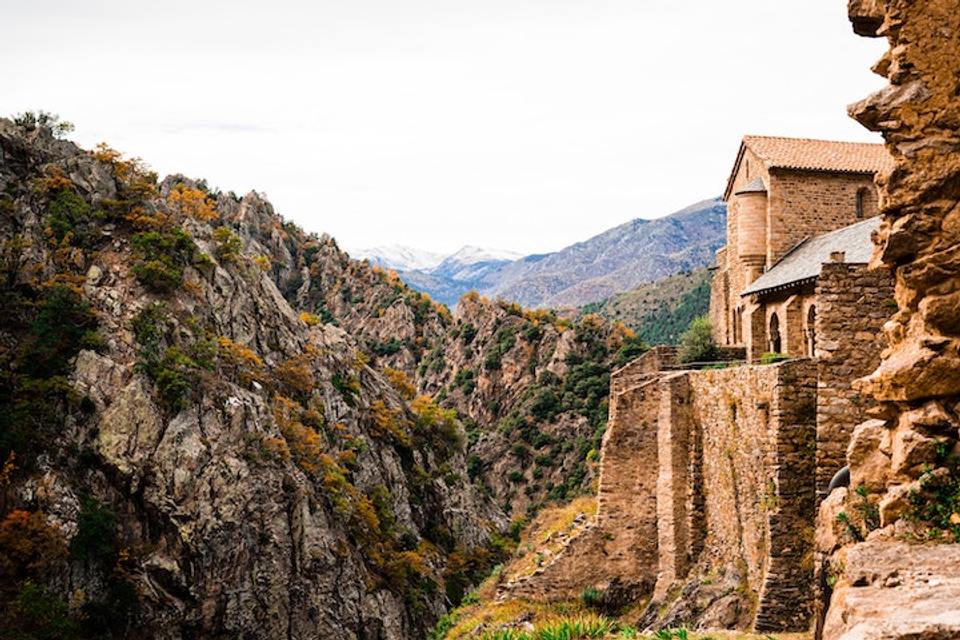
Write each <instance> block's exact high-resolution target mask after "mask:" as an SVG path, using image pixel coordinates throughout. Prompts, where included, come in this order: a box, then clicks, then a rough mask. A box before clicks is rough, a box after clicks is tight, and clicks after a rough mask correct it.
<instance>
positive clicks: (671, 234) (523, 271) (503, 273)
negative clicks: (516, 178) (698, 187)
mask: <svg viewBox="0 0 960 640" xmlns="http://www.w3.org/2000/svg"><path fill="white" fill-rule="evenodd" d="M725 231H726V205H725V204H724V203H723V201H722V200H721V199H720V198H711V199H708V200H702V201H700V202H696V203H694V204H691V205H690V206H688V207H685V208H684V209H681V210H680V211H677V212H675V213H671V214H670V215H667V216H663V217H661V218H655V219H652V220H649V219H645V218H636V219H634V220H630V221H629V222H626V223H624V224H621V225H619V226H616V227H613V228H612V229H608V230H607V231H604V232H603V233H600V234H598V235H596V236H593V237H592V238H589V239H587V240H584V241H583V242H578V243H576V244H573V245H570V246H569V247H566V248H564V249H561V250H559V251H555V252H552V253H546V254H533V255H528V256H522V257H521V256H520V255H518V254H514V253H511V252H508V251H497V250H490V249H482V248H479V247H470V246H467V247H463V248H462V249H460V250H459V251H457V252H456V253H454V254H451V255H449V256H445V257H444V256H440V255H437V254H434V253H430V252H425V251H420V250H417V249H412V248H409V247H401V246H388V247H378V248H374V249H368V250H361V251H354V252H352V253H353V257H355V258H357V259H361V260H362V259H366V260H369V261H370V263H371V264H377V265H380V266H382V267H387V268H391V269H394V270H396V271H397V272H398V274H399V275H400V277H401V278H402V279H403V280H404V281H405V282H406V283H407V284H408V285H410V286H411V287H413V288H415V289H418V290H420V291H423V292H425V293H427V294H429V295H430V297H432V298H433V299H435V300H437V301H439V302H443V303H444V304H447V305H451V306H452V305H455V304H456V303H457V301H458V300H459V299H460V297H461V296H462V295H463V294H464V293H466V292H467V291H471V290H475V291H477V292H479V293H480V294H482V295H485V296H488V297H495V298H504V299H506V300H510V301H514V302H518V303H520V304H522V305H526V306H534V307H577V306H582V305H584V304H588V303H592V302H597V301H600V300H604V299H606V298H609V297H610V296H612V295H615V294H617V293H620V292H623V291H627V290H629V289H632V288H634V287H637V286H639V285H642V284H644V283H648V282H653V281H655V280H658V279H660V278H664V277H667V276H670V275H673V274H675V273H679V272H682V271H690V270H694V269H699V268H702V267H705V266H707V265H708V264H709V263H710V262H711V261H712V260H713V255H714V252H715V251H716V250H717V249H718V248H719V247H720V246H721V245H722V244H723V242H724V236H725Z"/></svg>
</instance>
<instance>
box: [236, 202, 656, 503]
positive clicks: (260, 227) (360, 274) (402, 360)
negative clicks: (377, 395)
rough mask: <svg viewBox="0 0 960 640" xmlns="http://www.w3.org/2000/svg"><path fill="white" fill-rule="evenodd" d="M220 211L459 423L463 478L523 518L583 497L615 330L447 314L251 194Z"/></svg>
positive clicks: (588, 320) (508, 315) (550, 320)
mask: <svg viewBox="0 0 960 640" xmlns="http://www.w3.org/2000/svg"><path fill="white" fill-rule="evenodd" d="M218 207H220V208H221V209H224V210H225V211H226V212H227V213H225V217H226V219H228V220H230V221H232V222H233V224H234V225H235V226H236V227H237V232H238V233H239V234H241V235H244V234H246V236H244V237H248V238H249V239H251V240H255V241H256V242H257V243H258V244H259V246H262V247H263V248H264V249H266V250H267V253H266V255H267V256H268V257H269V261H268V273H269V274H270V276H271V277H272V279H273V280H274V281H275V283H276V284H277V286H278V288H279V290H280V291H281V292H283V294H284V296H285V297H286V299H287V300H288V301H289V302H290V303H291V305H293V306H294V307H296V308H299V309H303V310H306V311H308V312H310V313H312V314H314V315H315V317H316V320H317V321H319V322H324V323H330V324H334V325H336V326H339V327H341V328H343V329H344V330H346V331H347V332H348V333H349V334H350V335H351V336H353V337H354V338H355V339H356V340H357V341H358V343H359V346H360V348H361V349H363V350H364V351H365V352H366V353H367V355H368V356H369V357H370V364H371V366H373V367H374V368H376V369H378V370H381V371H385V372H389V371H390V370H394V374H395V373H396V371H399V372H402V373H403V374H405V375H406V377H407V378H408V380H409V382H410V383H412V384H413V385H414V386H415V387H416V389H417V390H418V391H420V392H423V393H427V394H430V395H432V396H434V397H436V398H437V400H438V402H440V403H441V404H442V405H443V406H444V407H447V408H452V409H456V410H457V412H458V413H459V415H460V416H462V417H463V418H464V419H465V422H466V424H467V427H468V436H469V437H468V443H467V444H468V450H469V451H468V456H469V465H468V467H469V471H470V477H471V478H472V479H476V480H477V481H478V482H480V483H481V484H482V485H483V486H484V487H485V491H486V492H487V493H488V494H489V495H490V496H491V497H492V498H493V500H494V502H495V503H496V504H497V505H500V506H501V507H502V508H503V509H504V510H505V511H507V512H508V513H510V514H512V515H514V516H516V517H523V516H524V515H527V514H532V512H534V511H536V509H538V508H539V507H540V506H541V505H543V504H544V503H545V502H547V501H550V500H553V501H557V500H561V501H562V500H564V499H566V498H567V497H568V496H572V495H575V494H578V493H582V492H584V491H588V490H592V486H593V481H594V479H595V478H596V468H597V458H598V456H597V453H598V451H599V448H600V438H601V437H602V435H603V430H604V425H605V423H606V418H607V396H608V388H609V371H610V370H611V368H613V367H614V366H615V364H617V363H619V364H622V363H623V362H625V361H626V359H628V358H629V357H630V356H631V355H633V354H636V353H639V352H640V343H639V341H638V340H636V339H635V337H634V336H633V332H632V331H630V330H628V329H626V328H625V327H624V326H623V324H622V323H620V322H616V321H608V320H605V319H603V318H601V317H599V316H597V315H593V314H585V315H581V316H579V317H563V316H561V315H558V313H556V312H554V311H549V310H542V309H541V310H535V311H534V310H529V309H524V308H523V307H521V306H520V305H518V304H515V303H508V302H505V301H503V300H490V299H487V298H484V297H482V296H479V295H477V294H475V293H474V294H468V295H466V296H465V297H464V298H463V299H462V300H461V301H460V304H459V305H458V307H457V309H456V312H455V313H454V314H451V313H450V312H449V310H448V309H447V308H446V307H444V306H442V305H439V304H436V303H435V302H433V301H432V300H431V299H430V298H428V297H427V296H425V295H424V294H421V293H419V292H417V291H414V290H413V289H411V288H409V287H407V286H406V285H405V284H404V283H403V282H402V281H401V279H400V277H399V276H398V275H397V274H396V273H395V272H393V271H389V270H384V269H381V268H379V267H375V266H371V265H370V264H369V263H367V262H365V261H364V262H357V261H353V260H350V259H349V257H348V256H347V254H345V253H344V252H342V251H341V250H340V249H339V247H338V246H337V244H336V242H335V241H334V240H333V239H332V238H329V237H327V236H316V235H312V234H307V233H305V232H303V231H302V230H300V229H298V228H297V227H296V226H295V225H292V224H289V223H284V222H282V220H281V219H280V218H278V217H277V216H276V214H275V213H274V212H273V210H272V208H271V207H270V205H269V203H266V202H265V201H263V200H262V199H261V198H260V197H259V196H257V195H256V194H249V195H247V196H245V197H244V198H243V199H241V200H240V201H239V202H234V201H233V200H232V199H230V198H227V197H226V196H222V197H221V198H220V200H218Z"/></svg>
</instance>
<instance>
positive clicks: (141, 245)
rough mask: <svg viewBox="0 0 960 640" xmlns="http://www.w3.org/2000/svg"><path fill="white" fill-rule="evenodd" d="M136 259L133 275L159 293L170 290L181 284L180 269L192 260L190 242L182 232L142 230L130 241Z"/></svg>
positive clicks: (176, 230)
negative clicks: (135, 251)
mask: <svg viewBox="0 0 960 640" xmlns="http://www.w3.org/2000/svg"><path fill="white" fill-rule="evenodd" d="M130 242H131V244H132V245H133V246H134V248H135V249H136V250H137V252H138V254H139V256H138V259H137V260H136V262H135V263H134V265H133V274H134V275H135V276H136V277H137V279H138V280H140V282H142V283H143V284H145V285H146V286H148V287H149V288H151V289H153V290H154V291H158V292H166V291H172V290H173V289H176V288H177V287H179V286H180V283H181V282H183V269H184V267H185V266H186V265H188V264H189V263H190V261H191V260H192V258H193V254H194V250H195V248H196V247H195V245H194V244H193V239H192V238H191V237H190V235H189V234H188V233H186V232H185V231H183V230H182V229H174V230H172V231H160V230H155V231H144V232H142V233H137V234H134V236H133V237H132V238H131V239H130Z"/></svg>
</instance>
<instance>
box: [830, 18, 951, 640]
mask: <svg viewBox="0 0 960 640" xmlns="http://www.w3.org/2000/svg"><path fill="white" fill-rule="evenodd" d="M849 11H850V17H851V20H852V22H853V25H854V29H855V31H857V32H858V33H859V34H861V35H867V36H883V37H886V38H887V40H888V41H889V43H890V50H889V52H888V53H887V54H885V55H884V56H883V58H882V59H881V60H880V61H879V62H878V63H877V65H876V66H875V67H874V70H875V71H876V72H878V73H879V74H881V75H883V76H886V77H887V79H888V80H889V82H890V84H889V86H887V87H886V88H884V89H882V90H881V91H879V92H878V93H876V94H874V95H872V96H870V97H869V98H867V99H865V100H863V101H862V102H859V103H857V104H854V105H852V106H851V107H850V113H851V115H852V116H853V117H854V118H856V119H857V120H859V121H860V122H861V123H863V124H864V125H865V126H866V127H867V128H869V129H871V130H874V131H879V132H881V133H882V134H883V136H884V139H885V141H886V143H887V148H888V150H889V151H890V153H891V155H892V156H893V158H894V161H895V167H894V169H893V170H892V171H891V172H890V173H889V174H888V175H883V176H880V177H879V179H878V180H879V184H880V187H881V209H882V212H883V215H884V221H883V225H882V227H881V229H880V232H879V238H878V240H879V245H880V247H879V251H878V253H877V254H876V256H875V261H876V262H877V263H882V264H885V265H888V266H890V267H891V268H893V269H894V270H895V276H896V301H897V304H898V307H899V309H898V311H897V313H896V315H895V316H894V317H893V318H891V319H890V321H888V322H887V324H886V325H885V326H884V335H885V337H886V340H887V342H888V344H889V346H888V348H887V349H886V350H885V351H884V353H883V361H882V363H881V365H880V367H879V368H878V369H877V370H876V371H875V372H874V373H873V374H872V375H871V376H869V377H868V378H867V379H866V380H865V381H864V383H863V384H862V387H861V388H862V389H863V391H864V392H866V393H871V394H873V395H874V396H875V397H876V398H877V399H878V400H880V401H881V402H882V403H883V406H882V409H881V411H880V412H878V414H877V419H875V420H871V421H868V422H864V423H863V424H861V425H860V426H859V427H857V429H856V431H855V432H854V436H853V441H852V442H851V444H850V448H849V450H848V461H849V464H850V467H851V476H852V478H853V480H854V485H853V488H854V489H859V490H855V491H850V492H849V493H846V494H841V492H837V494H835V495H836V497H835V496H833V495H832V496H831V497H830V499H829V500H827V501H826V502H825V504H824V506H823V508H822V510H821V525H820V527H819V530H818V534H819V535H820V538H821V539H820V542H819V547H820V550H821V552H822V554H823V557H824V564H823V565H822V567H823V568H822V570H821V572H822V574H823V576H824V578H823V580H824V585H825V592H826V593H825V597H828V596H829V594H830V591H831V589H830V586H831V585H834V586H833V589H832V599H830V604H829V609H828V610H827V612H826V624H825V626H824V628H823V637H824V638H829V639H834V638H854V637H856V638H862V637H869V638H947V637H960V620H957V619H956V616H954V615H952V614H951V613H950V612H951V611H955V609H956V607H950V608H948V605H947V603H946V602H944V600H943V599H942V598H943V597H944V596H946V595H948V594H949V589H951V588H953V587H951V586H950V585H952V584H953V583H954V582H955V580H956V576H955V574H956V567H955V564H956V558H955V555H956V554H955V549H954V547H953V545H951V546H950V547H947V548H943V549H942V550H938V551H933V550H927V549H917V548H915V547H913V546H910V545H899V544H894V543H893V542H892V541H891V540H892V539H897V538H899V539H906V540H917V539H918V538H920V539H931V538H932V539H936V540H939V541H941V542H944V541H948V542H954V543H955V542H957V541H958V540H960V536H958V534H960V530H958V527H957V524H956V523H957V522H960V514H958V513H957V502H956V500H957V496H958V495H960V477H958V469H957V464H956V459H955V458H954V453H955V452H956V445H957V438H958V425H960V420H958V409H960V406H958V400H960V324H958V323H957V318H958V317H960V304H958V293H957V290H956V289H957V283H958V282H960V272H958V270H960V231H958V229H960V226H958V221H960V206H958V202H960V136H958V130H960V97H958V92H957V78H958V77H960V12H958V11H957V6H956V3H955V2H952V1H949V0H919V1H906V0H889V1H884V0H852V1H851V2H850V5H849ZM861 487H862V488H861ZM858 511H859V512H861V513H862V514H863V517H862V518H858V519H854V518H853V515H852V514H855V513H857V512H858ZM840 514H842V516H841V515H840ZM831 515H832V516H834V517H833V518H831V517H830V516H831ZM836 517H841V519H842V520H843V521H850V520H854V522H853V524H851V525H850V526H849V527H847V529H848V531H846V532H845V533H844V532H843V531H841V534H840V535H831V532H830V526H831V524H832V523H833V522H834V521H835V519H836ZM873 529H875V530H873ZM871 530H873V531H872V532H870V531H871ZM865 532H870V533H869V536H868V538H869V541H868V542H867V543H863V544H861V545H856V546H853V547H851V548H845V546H846V545H849V544H851V543H852V542H855V541H856V540H857V539H860V538H862V537H863V535H864V534H865ZM885 541H886V542H885ZM844 559H846V560H844ZM914 561H916V565H914ZM921 566H922V567H923V570H922V571H920V570H919V567H921ZM919 573H923V574H924V575H923V576H921V577H920V578H917V577H916V576H917V574H919ZM864 575H867V576H870V577H869V578H868V579H866V580H865V579H863V577H862V576H864ZM941 587H942V589H941ZM894 601H895V602H896V605H895V606H890V607H884V606H882V603H884V602H891V603H892V602H894Z"/></svg>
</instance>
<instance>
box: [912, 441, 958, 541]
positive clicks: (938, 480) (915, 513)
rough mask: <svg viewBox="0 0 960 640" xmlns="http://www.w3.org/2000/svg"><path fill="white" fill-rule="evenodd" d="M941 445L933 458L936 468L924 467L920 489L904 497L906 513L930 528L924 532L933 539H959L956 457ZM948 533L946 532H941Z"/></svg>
mask: <svg viewBox="0 0 960 640" xmlns="http://www.w3.org/2000/svg"><path fill="white" fill-rule="evenodd" d="M945 449H946V446H945V445H944V446H943V447H941V452H940V454H939V455H938V460H936V462H937V463H938V464H941V465H942V466H941V467H940V469H939V470H936V472H934V471H933V470H928V471H926V472H924V473H923V474H922V475H921V476H920V480H919V481H920V491H915V492H913V493H911V494H910V495H909V497H908V500H909V503H910V509H909V511H908V512H907V514H906V517H907V518H908V519H910V520H913V521H916V522H922V523H925V524H927V525H929V526H930V527H931V528H930V530H929V531H928V532H927V535H928V537H929V538H931V539H933V540H941V541H952V542H960V523H958V522H957V518H956V517H955V516H956V514H957V513H960V457H957V456H955V455H949V454H948V453H947V452H946V450H945ZM945 533H948V534H949V535H948V536H945V535H943V534H945Z"/></svg>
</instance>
